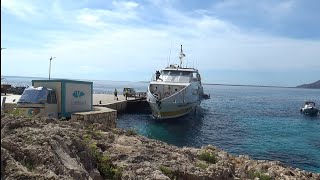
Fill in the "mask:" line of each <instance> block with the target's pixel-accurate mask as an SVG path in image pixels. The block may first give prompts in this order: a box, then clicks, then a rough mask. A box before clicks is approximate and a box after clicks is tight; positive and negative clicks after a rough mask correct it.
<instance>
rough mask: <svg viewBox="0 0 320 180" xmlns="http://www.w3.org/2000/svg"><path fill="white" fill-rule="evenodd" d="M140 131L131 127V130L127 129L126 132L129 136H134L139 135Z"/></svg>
mask: <svg viewBox="0 0 320 180" xmlns="http://www.w3.org/2000/svg"><path fill="white" fill-rule="evenodd" d="M137 134H138V133H137V131H136V130H135V129H129V130H127V132H126V135H127V136H134V135H137Z"/></svg>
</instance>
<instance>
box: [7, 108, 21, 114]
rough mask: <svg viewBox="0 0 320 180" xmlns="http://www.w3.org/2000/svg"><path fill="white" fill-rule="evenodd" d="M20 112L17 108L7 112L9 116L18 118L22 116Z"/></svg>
mask: <svg viewBox="0 0 320 180" xmlns="http://www.w3.org/2000/svg"><path fill="white" fill-rule="evenodd" d="M22 113H23V112H22V110H21V109H19V108H13V109H12V110H11V111H9V114H11V115H13V116H20V115H22Z"/></svg>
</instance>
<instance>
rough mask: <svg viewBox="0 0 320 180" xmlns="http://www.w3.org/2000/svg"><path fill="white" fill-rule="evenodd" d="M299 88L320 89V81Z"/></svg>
mask: <svg viewBox="0 0 320 180" xmlns="http://www.w3.org/2000/svg"><path fill="white" fill-rule="evenodd" d="M297 87H298V88H312V89H320V80H319V81H316V82H314V83H310V84H303V85H300V86H297Z"/></svg>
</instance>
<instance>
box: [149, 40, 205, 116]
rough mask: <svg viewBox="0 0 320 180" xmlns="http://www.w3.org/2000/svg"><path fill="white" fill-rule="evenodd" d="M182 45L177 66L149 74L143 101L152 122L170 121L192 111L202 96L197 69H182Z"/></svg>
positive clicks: (183, 55) (170, 66)
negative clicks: (145, 95) (152, 119)
mask: <svg viewBox="0 0 320 180" xmlns="http://www.w3.org/2000/svg"><path fill="white" fill-rule="evenodd" d="M185 56H186V55H185V54H184V53H183V50H182V45H181V51H180V56H179V59H180V65H176V64H171V65H169V66H168V67H166V68H165V69H162V70H160V71H157V72H156V74H154V75H153V78H152V80H151V81H150V84H149V86H148V92H147V101H148V103H149V105H150V107H151V111H152V115H153V117H154V118H156V119H170V118H177V117H180V116H184V115H187V114H188V113H190V112H194V111H195V110H196V108H197V107H198V106H199V105H200V103H201V99H202V97H203V94H204V93H203V87H202V84H201V76H200V73H199V71H198V69H195V68H189V67H186V66H185V67H183V63H182V61H183V58H184V57H185Z"/></svg>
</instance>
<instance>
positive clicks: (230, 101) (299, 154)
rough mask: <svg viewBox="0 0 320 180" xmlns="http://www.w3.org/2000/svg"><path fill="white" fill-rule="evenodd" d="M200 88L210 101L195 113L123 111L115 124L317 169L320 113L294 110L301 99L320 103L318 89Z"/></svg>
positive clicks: (172, 141)
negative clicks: (159, 116) (164, 115)
mask: <svg viewBox="0 0 320 180" xmlns="http://www.w3.org/2000/svg"><path fill="white" fill-rule="evenodd" d="M204 91H205V92H206V93H208V94H210V95H211V99H208V100H204V101H202V103H201V107H200V108H199V110H198V111H197V113H196V114H190V115H188V116H186V117H182V118H178V119H175V120H154V119H153V118H152V117H151V116H150V114H125V115H121V116H120V117H119V120H118V127H120V128H125V129H135V130H136V131H137V132H138V133H139V134H141V135H144V136H146V137H148V138H153V139H158V140H161V141H164V142H167V143H169V144H174V145H177V146H180V147H181V146H190V147H201V146H203V145H208V144H212V145H215V146H217V147H218V148H221V149H223V150H225V151H227V152H229V153H231V154H234V155H240V154H246V155H249V156H250V157H252V158H253V159H266V160H278V161H281V162H283V163H284V164H285V165H289V166H293V167H298V168H301V169H304V170H309V171H313V172H320V115H318V116H317V117H308V116H305V115H303V114H301V113H300V111H299V110H300V108H301V107H302V105H303V103H304V100H307V99H309V100H310V99H311V100H314V101H316V103H318V104H320V90H312V89H298V88H270V87H238V86H212V85H211V86H210V85H205V86H204Z"/></svg>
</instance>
